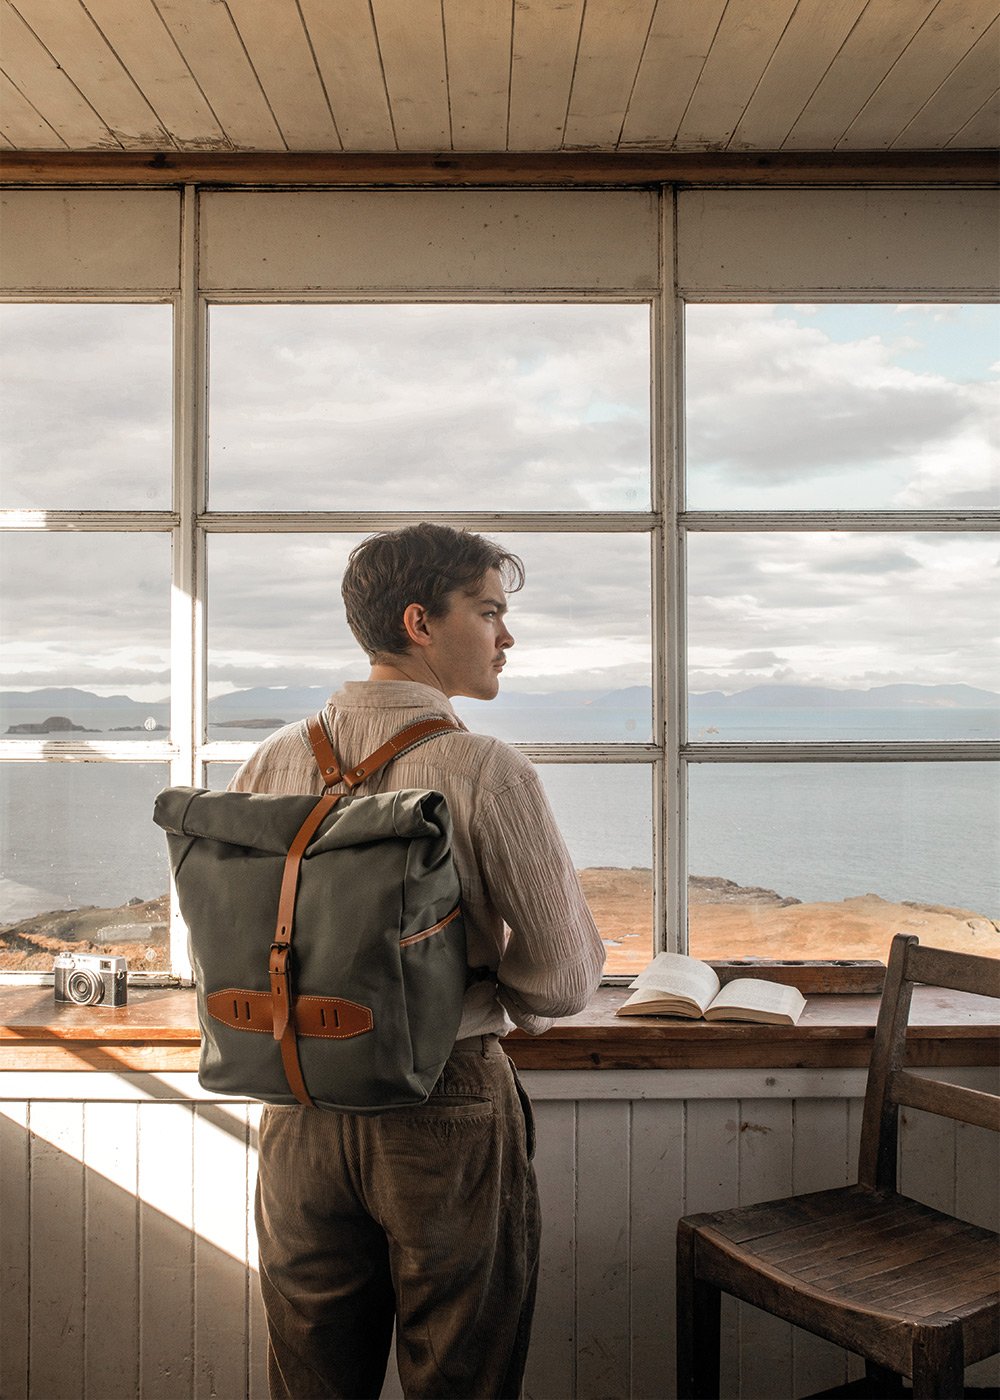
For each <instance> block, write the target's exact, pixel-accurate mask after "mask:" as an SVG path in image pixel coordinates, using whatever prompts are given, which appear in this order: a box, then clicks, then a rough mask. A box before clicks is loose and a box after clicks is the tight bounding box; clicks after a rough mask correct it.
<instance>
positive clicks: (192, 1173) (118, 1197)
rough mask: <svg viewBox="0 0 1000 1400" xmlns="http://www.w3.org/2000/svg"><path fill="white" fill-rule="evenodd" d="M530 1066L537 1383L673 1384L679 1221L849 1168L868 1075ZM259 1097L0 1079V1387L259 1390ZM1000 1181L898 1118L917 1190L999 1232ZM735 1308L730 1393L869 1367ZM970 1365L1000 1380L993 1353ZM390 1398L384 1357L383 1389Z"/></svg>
mask: <svg viewBox="0 0 1000 1400" xmlns="http://www.w3.org/2000/svg"><path fill="white" fill-rule="evenodd" d="M986 1073H987V1072H984V1071H979V1070H961V1071H953V1072H952V1075H953V1077H955V1078H960V1079H961V1081H962V1082H965V1083H970V1084H982V1083H983V1080H984V1075H985V1074H986ZM523 1077H524V1080H525V1083H526V1084H527V1086H528V1088H529V1092H531V1094H532V1097H533V1099H534V1101H535V1105H536V1116H537V1125H538V1151H537V1158H536V1162H537V1169H538V1176H539V1181H540V1185H541V1190H542V1195H543V1207H544V1222H545V1223H544V1237H543V1257H542V1279H541V1286H540V1293H539V1301H538V1309H537V1313H536V1322H535V1331H534V1341H533V1344H532V1352H531V1358H530V1361H529V1366H528V1374H527V1379H526V1384H525V1397H526V1400H570V1397H577V1398H578V1400H617V1398H618V1397H622V1400H625V1397H636V1400H639V1397H648V1400H663V1397H667V1396H671V1395H673V1394H674V1379H673V1339H674V1325H673V1265H674V1244H673V1241H674V1231H675V1227H676V1222H677V1219H678V1217H679V1216H680V1215H682V1214H684V1213H686V1212H693V1211H699V1210H707V1209H714V1208H718V1207H723V1206H726V1205H732V1204H738V1203H747V1202H750V1201H754V1200H761V1199H766V1198H768V1197H772V1196H778V1195H782V1194H786V1193H788V1192H790V1191H807V1190H818V1189H821V1188H823V1187H826V1186H832V1185H837V1184H839V1183H842V1182H846V1181H848V1180H850V1179H851V1178H852V1174H853V1170H854V1156H855V1153H856V1149H857V1138H858V1132H859V1127H860V1098H861V1094H862V1092H863V1075H862V1073H861V1072H860V1071H852V1070H844V1071H807V1070H776V1071H771V1072H768V1071H764V1070H739V1071H727V1072H722V1071H718V1072H717V1071H687V1072H685V1071H645V1072H642V1073H629V1072H625V1071H607V1072H588V1073H574V1072H565V1071H563V1072H541V1071H536V1072H534V1073H526V1074H525V1075H524V1076H523ZM258 1113H259V1109H258V1108H257V1107H255V1106H253V1105H247V1104H244V1103H234V1102H232V1101H225V1102H220V1101H217V1100H211V1099H208V1098H206V1096H205V1095H204V1094H203V1093H202V1091H201V1090H200V1089H199V1088H198V1085H197V1082H196V1081H195V1079H194V1076H192V1075H170V1076H164V1077H162V1078H161V1077H157V1076H155V1075H148V1074H122V1075H112V1074H84V1073H79V1074H48V1073H34V1074H28V1073H23V1074H22V1073H13V1072H8V1073H6V1074H4V1075H2V1076H0V1319H2V1328H0V1395H2V1396H3V1397H4V1400H77V1397H79V1398H80V1400H118V1398H119V1397H142V1400H187V1398H188V1397H213V1400H215V1398H216V1397H217V1398H218V1400H241V1398H242V1397H252V1400H266V1395H267V1384H266V1377H265V1373H264V1366H263V1353H264V1342H263V1335H264V1334H263V1325H262V1316H261V1309H260V1303H259V1299H258V1296H257V1286H256V1274H255V1272H254V1264H255V1258H254V1245H255V1242H254V1234H253V1181H254V1159H255V1125H256V1121H257V1117H258ZM997 1180H998V1176H997V1144H996V1140H995V1138H994V1136H993V1135H992V1134H990V1133H987V1132H986V1131H985V1130H982V1129H975V1128H967V1127H965V1126H962V1125H958V1126H955V1125H952V1124H950V1123H947V1122H944V1121H943V1120H937V1119H932V1118H930V1117H929V1116H928V1115H925V1114H918V1113H913V1114H908V1115H907V1119H906V1123H905V1126H904V1143H903V1185H904V1189H906V1190H908V1191H910V1192H911V1193H912V1194H914V1195H917V1196H920V1197H921V1198H922V1199H924V1200H927V1201H929V1202H930V1203H931V1204H933V1205H937V1206H939V1207H940V1208H943V1209H946V1210H949V1211H954V1212H955V1213H957V1214H959V1215H964V1216H965V1217H966V1218H968V1219H972V1220H975V1221H976V1222H977V1223H982V1224H986V1225H991V1226H993V1227H994V1228H996V1226H997V1217H998V1192H997V1186H996V1183H997ZM727 1304H728V1305H727V1306H725V1311H724V1320H723V1345H724V1359H723V1395H724V1396H734V1397H736V1396H739V1397H752V1396H768V1397H777V1396H795V1395H798V1396H801V1395H809V1394H812V1393H814V1392H816V1391H819V1390H822V1389H825V1388H827V1387H829V1386H833V1385H835V1384H837V1383H839V1382H842V1381H844V1380H845V1379H846V1378H847V1377H848V1376H849V1375H850V1376H853V1375H856V1374H858V1372H859V1368H858V1364H857V1363H856V1362H855V1361H849V1359H848V1358H847V1357H846V1356H845V1354H844V1353H843V1352H840V1351H839V1350H838V1349H836V1348H833V1347H830V1346H827V1345H826V1344H825V1343H821V1342H819V1341H818V1340H816V1339H814V1338H811V1337H809V1336H806V1335H805V1334H804V1333H801V1332H798V1331H794V1330H793V1329H791V1328H789V1327H787V1326H786V1325H784V1324H782V1323H779V1322H777V1321H775V1320H774V1319H772V1318H768V1317H766V1316H764V1315H763V1314H762V1313H759V1312H757V1311H755V1310H754V1309H751V1308H747V1307H743V1306H737V1305H736V1304H735V1303H732V1301H731V1300H727ZM969 1378H970V1381H971V1380H972V1379H976V1380H978V1381H979V1383H984V1384H985V1383H988V1384H996V1368H995V1367H994V1366H993V1365H992V1364H991V1363H982V1365H981V1366H979V1367H976V1368H974V1369H973V1370H972V1371H970V1373H969ZM400 1394H401V1392H400V1390H399V1388H398V1382H397V1380H396V1377H395V1375H394V1374H391V1375H390V1376H389V1378H388V1379H387V1382H386V1388H385V1391H384V1396H385V1397H386V1400H389V1397H395V1396H399V1395H400Z"/></svg>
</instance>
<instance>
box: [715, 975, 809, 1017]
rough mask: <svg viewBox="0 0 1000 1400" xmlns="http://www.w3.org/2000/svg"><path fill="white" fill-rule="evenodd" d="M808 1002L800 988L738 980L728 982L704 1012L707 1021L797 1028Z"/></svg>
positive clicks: (777, 983) (754, 979)
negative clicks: (740, 1022)
mask: <svg viewBox="0 0 1000 1400" xmlns="http://www.w3.org/2000/svg"><path fill="white" fill-rule="evenodd" d="M805 1005H806V999H805V997H804V996H803V995H802V993H801V992H800V991H799V989H798V987H788V986H785V985H784V984H782V983H781V982H765V981H762V980H761V979H760V978H758V977H737V978H735V979H734V980H733V981H732V982H727V983H726V985H725V986H724V987H723V988H722V990H721V991H720V992H719V994H718V995H717V996H716V997H715V998H714V999H713V1001H712V1004H711V1006H710V1007H709V1008H708V1010H707V1011H706V1012H705V1019H706V1020H707V1021H741V1020H746V1021H770V1022H774V1023H781V1022H787V1023H788V1024H789V1025H793V1026H794V1025H795V1023H796V1022H797V1021H798V1019H799V1017H800V1016H801V1015H802V1012H803V1011H804V1010H805Z"/></svg>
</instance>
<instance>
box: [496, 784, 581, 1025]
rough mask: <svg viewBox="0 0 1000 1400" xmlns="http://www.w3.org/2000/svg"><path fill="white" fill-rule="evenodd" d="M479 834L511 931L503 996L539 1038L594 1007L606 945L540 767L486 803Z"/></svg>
mask: <svg viewBox="0 0 1000 1400" xmlns="http://www.w3.org/2000/svg"><path fill="white" fill-rule="evenodd" d="M474 836H475V846H476V850H477V853H478V856H479V861H480V866H481V870H482V875H483V880H484V883H485V885H486V888H487V891H488V894H489V898H490V900H491V902H492V903H493V905H494V907H495V908H496V909H497V911H498V912H499V913H500V915H501V916H502V918H503V919H504V922H505V923H506V924H507V926H508V928H509V930H510V932H509V936H508V939H507V943H506V946H505V949H504V952H503V955H502V956H501V959H500V966H499V969H498V971H497V978H498V982H499V987H498V993H497V995H498V997H499V1000H500V1002H501V1003H502V1004H503V1006H504V1007H505V1009H506V1010H507V1012H508V1014H509V1015H510V1017H511V1019H512V1020H513V1021H514V1022H515V1023H516V1024H517V1025H519V1026H522V1027H523V1028H524V1029H525V1030H527V1031H531V1032H533V1033H535V1034H538V1033H540V1032H541V1031H543V1030H547V1029H548V1026H549V1025H550V1024H551V1021H552V1019H553V1018H554V1017H557V1016H573V1015H575V1014H576V1013H577V1012H578V1011H582V1010H583V1009H584V1007H585V1006H586V1005H587V1002H588V1001H589V999H590V997H591V996H592V995H593V993H594V991H595V989H596V987H597V985H598V983H599V982H600V979H601V971H602V969H603V967H604V959H605V948H604V944H603V942H602V941H601V937H600V934H599V933H598V931H597V927H596V925H595V923H594V919H593V916H592V914H591V912H590V909H589V908H588V906H587V901H586V900H585V899H584V896H583V890H582V889H581V887H580V881H579V879H578V877H577V873H576V870H575V869H574V866H573V862H572V860H571V858H570V854H569V851H568V850H567V849H566V843H565V842H564V841H563V838H562V836H561V834H560V832H559V828H558V827H557V825H556V821H555V818H554V816H553V814H552V809H551V808H550V806H549V803H548V799H547V798H546V796H545V792H544V790H543V789H542V785H541V783H540V781H539V779H538V776H537V774H536V773H535V772H534V770H532V769H527V770H526V771H525V772H524V773H523V774H522V775H521V780H520V781H519V782H517V783H513V784H511V785H510V786H507V787H505V788H504V789H502V790H501V791H500V792H496V793H492V794H490V795H489V796H488V797H487V798H486V799H485V800H484V801H483V802H482V803H481V804H480V806H479V809H478V812H477V815H476V821H475V826H474Z"/></svg>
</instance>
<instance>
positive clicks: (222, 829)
mask: <svg viewBox="0 0 1000 1400" xmlns="http://www.w3.org/2000/svg"><path fill="white" fill-rule="evenodd" d="M307 725H308V733H309V738H310V741H311V743H312V747H313V753H314V754H315V756H316V760H317V762H318V764H319V766H320V769H321V771H322V774H323V780H324V784H325V787H326V788H327V789H329V788H330V787H332V786H334V785H335V784H338V783H342V784H343V785H344V786H345V787H346V788H347V790H348V793H347V795H338V794H331V793H329V792H325V793H324V795H323V796H322V797H320V798H318V799H317V798H316V797H314V796H302V797H298V796H295V797H275V796H271V795H269V794H264V793H242V792H209V791H207V790H204V789H200V788H188V787H174V788H167V789H165V790H164V791H163V792H161V793H160V794H159V796H158V797H157V799H156V805H155V808H154V813H153V820H154V821H155V822H156V823H157V825H158V826H161V827H162V828H163V829H164V831H165V832H166V834H167V846H168V850H169V855H170V863H171V867H172V869H173V873H174V879H175V882H176V885H177V895H178V899H179V901H180V908H181V913H182V915H183V917H184V921H185V923H186V924H187V927H188V930H189V937H190V949H191V963H192V966H193V968H194V974H195V981H196V987H197V999H198V1017H199V1022H200V1026H201V1036H202V1042H201V1061H200V1067H199V1072H198V1077H199V1080H200V1082H201V1083H202V1085H204V1087H205V1088H207V1089H211V1090H213V1091H216V1092H219V1093H224V1094H238V1095H240V1096H242V1097H250V1098H255V1099H260V1100H262V1101H263V1102H265V1103H272V1104H294V1103H297V1102H298V1103H303V1104H309V1105H312V1106H314V1107H319V1108H327V1109H340V1110H346V1111H349V1112H354V1113H377V1112H381V1111H383V1110H386V1109H390V1108H398V1107H405V1106H407V1105H413V1104H418V1103H422V1102H423V1101H424V1099H426V1098H427V1096H428V1094H429V1093H430V1091H431V1089H432V1088H433V1086H434V1084H435V1082H436V1080H437V1079H438V1076H439V1075H440V1073H441V1070H442V1068H443V1066H444V1062H445V1060H446V1059H447V1058H448V1056H449V1054H450V1053H451V1049H452V1046H453V1045H454V1041H455V1036H456V1033H457V1031H458V1024H459V1020H460V1018H461V1013H462V1000H463V996H464V992H465V987H466V983H467V980H468V967H467V960H466V950H465V928H464V924H463V921H462V913H461V906H460V902H459V882H458V875H457V873H456V871H455V867H454V863H453V861H452V855H451V817H450V815H449V812H448V807H447V803H446V801H445V799H444V797H443V796H442V795H441V793H438V792H429V791H418V790H416V789H403V790H400V791H396V792H385V793H377V794H375V795H373V796H369V797H355V796H351V795H350V793H351V792H353V789H354V788H355V787H357V786H358V784H359V783H360V782H362V781H363V780H364V779H365V778H366V777H370V776H371V775H372V774H373V773H375V772H377V771H378V770H379V769H381V768H382V767H384V765H385V764H387V763H389V762H391V761H392V759H393V758H395V757H397V756H398V755H399V754H401V753H404V752H406V751H407V750H409V749H411V748H414V747H415V746H416V745H417V744H420V743H424V742H426V741H427V740H429V739H433V738H436V737H437V736H438V735H439V734H444V733H446V732H448V731H450V730H453V729H454V728H455V727H456V726H455V725H454V724H453V723H452V722H451V721H449V720H446V719H431V720H422V721H420V722H419V723H417V724H415V725H410V726H409V727H408V728H407V729H404V730H402V731H400V733H398V734H396V735H394V736H393V738H391V739H390V740H388V742H387V743H386V744H384V745H383V746H382V747H381V748H380V749H378V750H377V751H376V752H375V753H374V754H372V755H371V757H370V758H368V759H365V760H364V761H363V762H362V763H360V764H358V765H357V766H356V767H355V768H353V769H351V770H350V771H348V772H344V773H342V772H341V770H340V765H339V763H338V760H337V758H336V756H335V754H334V752H333V748H332V746H331V744H330V740H329V737H328V735H327V732H326V728H325V726H324V725H323V723H322V719H321V717H320V716H316V717H314V718H313V719H311V720H309V721H307Z"/></svg>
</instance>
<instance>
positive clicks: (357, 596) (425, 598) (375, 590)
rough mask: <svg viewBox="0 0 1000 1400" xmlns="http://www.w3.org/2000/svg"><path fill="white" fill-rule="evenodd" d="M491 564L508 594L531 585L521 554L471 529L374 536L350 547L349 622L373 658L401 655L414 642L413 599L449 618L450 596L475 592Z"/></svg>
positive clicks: (411, 529)
mask: <svg viewBox="0 0 1000 1400" xmlns="http://www.w3.org/2000/svg"><path fill="white" fill-rule="evenodd" d="M490 569H496V570H497V572H498V573H499V574H500V581H501V583H502V584H503V587H504V591H505V592H507V593H516V592H517V590H518V589H519V588H521V587H522V585H523V584H524V565H523V564H522V562H521V560H520V559H519V558H518V556H517V555H516V554H512V553H511V552H510V551H509V550H506V549H503V548H502V547H501V546H500V545H498V544H497V543H496V542H495V541H494V540H490V539H487V538H486V537H485V536H484V535H476V534H473V533H472V531H471V530H454V529H452V527H451V526H450V525H432V524H429V523H428V522H424V523H422V524H420V525H407V526H404V528H403V529H401V530H384V531H381V532H380V533H379V534H377V535H370V536H369V537H368V538H367V539H366V540H362V542H361V544H359V545H358V546H357V547H356V548H355V549H353V550H352V551H351V554H350V558H349V559H348V561H347V568H346V569H345V571H344V579H343V583H342V584H341V593H342V594H343V598H344V607H345V608H346V609H347V622H348V625H349V626H350V629H351V631H352V632H353V633H354V635H355V637H356V638H357V639H358V641H359V643H360V644H361V646H362V647H363V648H364V649H365V651H366V652H367V653H368V655H369V657H371V658H375V657H378V656H399V655H401V654H402V653H403V652H405V651H407V650H408V649H409V645H410V641H409V638H408V637H407V635H406V628H405V627H404V626H403V613H404V612H405V610H406V609H407V608H408V607H409V605H410V604H411V603H419V604H420V605H421V607H424V608H426V610H427V613H428V615H429V616H430V617H443V616H444V615H445V614H446V613H447V611H448V607H449V600H448V595H449V594H450V593H453V592H454V591H455V590H456V589H461V590H462V591H463V592H466V593H474V592H475V591H476V589H477V588H478V587H479V585H480V584H481V583H482V581H483V579H484V578H485V577H486V574H487V573H488V572H489V570H490Z"/></svg>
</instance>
